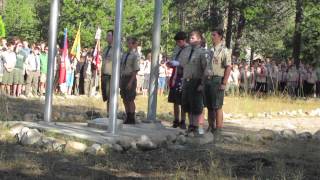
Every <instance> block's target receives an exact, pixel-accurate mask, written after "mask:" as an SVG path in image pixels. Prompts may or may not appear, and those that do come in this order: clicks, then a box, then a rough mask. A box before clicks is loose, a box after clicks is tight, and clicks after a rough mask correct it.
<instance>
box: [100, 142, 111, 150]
mask: <svg viewBox="0 0 320 180" xmlns="http://www.w3.org/2000/svg"><path fill="white" fill-rule="evenodd" d="M101 148H102V149H103V150H104V152H107V151H109V150H110V149H112V144H111V143H104V144H102V145H101Z"/></svg>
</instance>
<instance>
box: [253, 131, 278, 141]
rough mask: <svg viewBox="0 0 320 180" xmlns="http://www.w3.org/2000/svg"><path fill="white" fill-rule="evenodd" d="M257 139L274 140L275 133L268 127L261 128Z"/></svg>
mask: <svg viewBox="0 0 320 180" xmlns="http://www.w3.org/2000/svg"><path fill="white" fill-rule="evenodd" d="M257 136H258V139H261V140H271V141H272V140H275V138H276V133H275V132H274V131H272V130H270V129H261V130H260V131H259V132H258V134H257Z"/></svg>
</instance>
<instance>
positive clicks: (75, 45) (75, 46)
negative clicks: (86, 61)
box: [70, 23, 81, 60]
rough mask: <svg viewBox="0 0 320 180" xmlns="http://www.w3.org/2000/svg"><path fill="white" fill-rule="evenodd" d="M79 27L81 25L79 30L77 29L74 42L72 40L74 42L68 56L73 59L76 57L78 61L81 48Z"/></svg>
mask: <svg viewBox="0 0 320 180" xmlns="http://www.w3.org/2000/svg"><path fill="white" fill-rule="evenodd" d="M80 26H81V23H80V25H79V29H78V32H77V35H76V38H75V40H74V42H73V46H72V49H71V52H70V54H71V55H72V56H73V57H76V58H77V59H78V60H80V54H81V46H80Z"/></svg>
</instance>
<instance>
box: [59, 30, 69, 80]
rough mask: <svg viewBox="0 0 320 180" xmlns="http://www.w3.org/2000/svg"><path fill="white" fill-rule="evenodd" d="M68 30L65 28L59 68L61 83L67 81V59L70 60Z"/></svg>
mask: <svg viewBox="0 0 320 180" xmlns="http://www.w3.org/2000/svg"><path fill="white" fill-rule="evenodd" d="M68 58H69V57H68V30H67V28H65V29H64V40H63V50H62V55H61V63H60V68H59V84H63V83H65V82H66V61H68Z"/></svg>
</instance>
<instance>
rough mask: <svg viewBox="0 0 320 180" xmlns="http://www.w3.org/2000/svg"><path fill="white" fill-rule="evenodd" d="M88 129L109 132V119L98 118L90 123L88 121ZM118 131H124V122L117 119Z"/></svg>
mask: <svg viewBox="0 0 320 180" xmlns="http://www.w3.org/2000/svg"><path fill="white" fill-rule="evenodd" d="M87 123H88V127H92V128H97V129H102V130H107V129H108V127H109V118H96V119H93V120H90V121H87ZM117 124H118V129H122V125H123V120H122V119H117Z"/></svg>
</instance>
